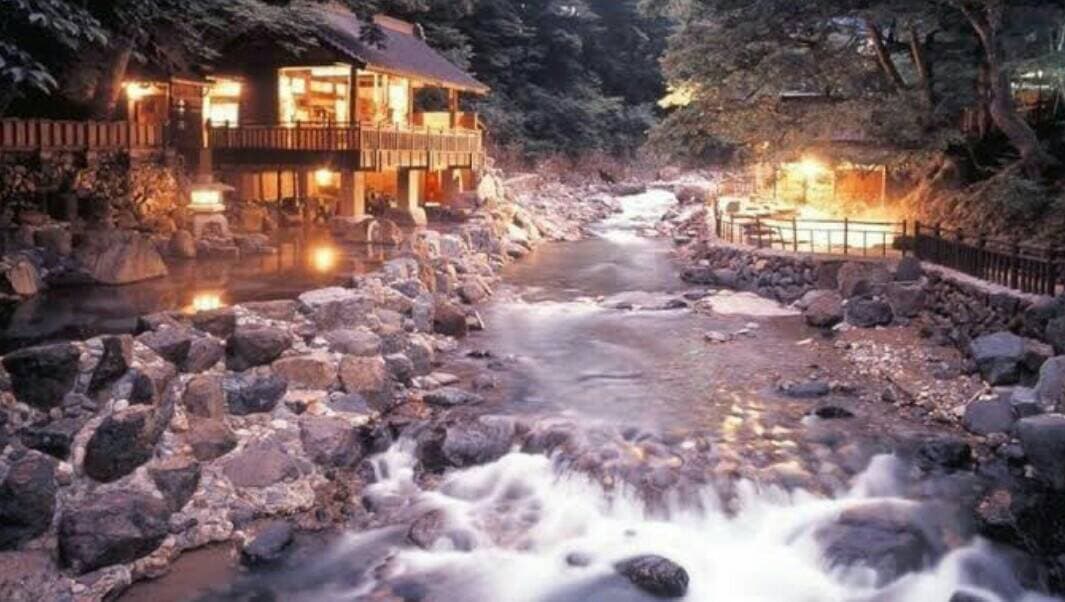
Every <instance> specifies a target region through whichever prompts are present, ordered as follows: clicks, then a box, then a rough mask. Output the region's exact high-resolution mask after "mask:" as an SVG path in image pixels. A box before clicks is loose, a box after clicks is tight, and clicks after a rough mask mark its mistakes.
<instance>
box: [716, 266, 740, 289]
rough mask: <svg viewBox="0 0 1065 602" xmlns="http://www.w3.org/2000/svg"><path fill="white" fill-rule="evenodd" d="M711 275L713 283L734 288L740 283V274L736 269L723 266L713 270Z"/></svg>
mask: <svg viewBox="0 0 1065 602" xmlns="http://www.w3.org/2000/svg"><path fill="white" fill-rule="evenodd" d="M711 275H712V276H711V277H712V279H713V284H716V285H718V286H721V287H724V288H732V289H734V288H737V286H738V285H739V275H738V274H737V273H736V270H732V269H729V268H722V269H717V270H713V271H712V272H711Z"/></svg>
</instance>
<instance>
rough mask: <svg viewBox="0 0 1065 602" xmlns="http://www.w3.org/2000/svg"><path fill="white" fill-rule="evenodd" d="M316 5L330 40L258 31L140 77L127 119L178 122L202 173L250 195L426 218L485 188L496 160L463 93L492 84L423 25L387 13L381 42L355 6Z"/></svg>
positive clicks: (182, 142) (176, 133)
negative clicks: (188, 63) (265, 35)
mask: <svg viewBox="0 0 1065 602" xmlns="http://www.w3.org/2000/svg"><path fill="white" fill-rule="evenodd" d="M308 10H315V11H318V13H317V17H318V20H319V21H320V23H321V25H320V28H319V31H318V32H317V40H316V41H317V44H315V45H313V46H312V47H310V48H308V49H306V50H304V51H302V52H299V53H296V52H293V51H291V50H289V47H288V46H287V45H284V44H280V43H278V41H277V40H271V39H261V38H252V37H249V38H246V39H242V40H239V41H237V42H235V43H234V44H232V45H231V46H230V47H228V48H227V49H225V50H224V52H223V53H222V55H221V58H220V59H219V60H218V61H217V63H216V64H215V65H214V68H213V70H212V71H211V73H210V75H207V76H205V77H195V76H184V77H169V78H165V79H161V78H152V77H144V78H143V79H131V81H128V82H127V83H126V85H125V102H126V110H127V119H128V120H129V121H130V122H132V123H134V124H140V125H144V126H153V125H165V131H166V132H167V138H168V142H169V144H171V145H172V146H174V147H175V148H176V149H177V150H179V151H180V152H181V154H183V155H184V156H185V157H186V163H187V164H188V165H190V170H191V169H193V167H192V166H195V170H199V171H200V172H201V174H208V173H210V174H211V175H213V176H214V177H215V178H216V179H217V180H221V181H222V182H224V183H225V184H228V185H229V186H230V187H232V189H233V192H232V193H231V195H232V196H234V197H235V198H237V199H240V200H246V201H260V202H271V201H277V202H280V201H281V200H282V199H315V200H317V201H321V202H324V203H327V204H329V205H330V207H331V209H332V210H333V211H332V212H333V213H334V214H335V215H337V216H341V217H360V216H362V215H365V214H366V213H367V210H368V202H369V203H372V204H375V205H377V206H379V207H383V206H385V205H387V206H388V209H387V211H388V212H389V214H390V216H392V217H394V218H397V221H401V222H406V223H412V224H424V223H425V219H426V218H425V211H424V208H423V206H424V204H425V203H426V202H445V201H446V200H447V199H448V198H449V197H451V196H453V195H454V194H456V193H457V192H460V191H461V190H463V189H464V188H465V187H469V186H471V185H472V182H473V178H474V175H473V174H474V171H475V170H477V169H478V168H480V167H481V166H482V165H483V163H484V139H483V133H484V132H483V129H482V127H481V124H480V122H479V121H478V118H477V115H476V114H474V113H468V112H463V111H462V110H461V103H460V97H461V95H463V94H474V95H483V94H486V93H488V91H489V89H488V87H487V86H485V85H484V84H482V83H480V82H478V81H477V80H476V79H474V78H473V77H472V76H470V75H469V74H467V73H466V72H464V71H463V70H462V69H460V68H459V67H457V66H455V65H454V64H452V63H451V62H449V61H448V60H447V59H446V58H445V57H443V56H442V55H441V54H439V53H438V52H436V51H435V50H433V49H432V48H431V47H430V46H429V45H428V44H427V43H426V42H425V40H424V39H423V35H422V31H421V29H420V27H418V26H416V25H413V24H410V23H406V22H403V21H399V20H396V19H392V18H388V17H377V18H376V19H375V25H376V26H377V31H379V32H380V35H379V36H376V38H378V39H375V40H373V41H368V40H367V39H366V38H365V36H363V35H362V34H363V31H364V23H362V22H360V21H359V20H358V19H357V18H356V17H355V15H353V14H352V13H351V12H349V11H348V10H347V9H344V8H342V7H339V6H336V5H330V6H325V7H317V8H314V9H308ZM426 107H433V109H435V110H427V109H426ZM194 202H195V199H194Z"/></svg>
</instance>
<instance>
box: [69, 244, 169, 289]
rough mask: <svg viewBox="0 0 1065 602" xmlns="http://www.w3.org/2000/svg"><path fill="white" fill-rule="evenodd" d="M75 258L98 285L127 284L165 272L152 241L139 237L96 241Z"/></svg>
mask: <svg viewBox="0 0 1065 602" xmlns="http://www.w3.org/2000/svg"><path fill="white" fill-rule="evenodd" d="M78 256H79V259H80V261H81V262H82V264H83V265H84V266H85V268H86V270H87V271H88V272H89V274H90V275H91V276H92V278H93V280H95V281H96V282H99V283H100V284H131V283H133V282H141V281H144V280H151V279H153V278H161V277H163V276H166V275H167V274H168V273H169V272H168V271H167V269H166V264H165V263H164V262H163V258H162V257H161V256H160V255H159V251H157V250H156V248H155V243H153V242H152V239H151V238H150V237H148V236H141V235H139V234H126V235H122V236H118V237H110V239H109V240H98V241H96V242H95V243H94V244H93V245H91V246H90V247H88V248H86V249H84V250H83V249H79V251H78Z"/></svg>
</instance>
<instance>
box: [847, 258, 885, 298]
mask: <svg viewBox="0 0 1065 602" xmlns="http://www.w3.org/2000/svg"><path fill="white" fill-rule="evenodd" d="M836 281H837V282H838V283H839V292H840V294H841V295H843V297H844V298H845V299H850V298H851V297H860V296H864V295H873V294H878V293H880V292H881V290H882V289H883V287H884V286H886V285H887V284H888V283H889V282H892V281H894V277H893V276H892V275H891V272H890V271H888V269H887V268H886V267H884V266H883V265H881V264H879V263H865V262H856V261H850V262H847V263H844V264H843V265H841V266H840V268H839V271H838V272H837V273H836Z"/></svg>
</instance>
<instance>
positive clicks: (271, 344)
mask: <svg viewBox="0 0 1065 602" xmlns="http://www.w3.org/2000/svg"><path fill="white" fill-rule="evenodd" d="M291 346H292V335H290V334H289V333H287V332H285V331H283V330H280V329H278V328H272V327H269V326H247V327H241V328H238V329H237V330H236V332H234V333H233V336H231V337H229V340H228V341H227V342H226V368H228V369H230V370H236V371H238V372H243V371H244V370H248V369H249V368H254V367H255V366H262V365H265V364H269V363H270V362H272V361H274V360H276V359H277V358H278V357H280V356H281V354H282V353H284V352H285V350H286V349H288V348H289V347H291Z"/></svg>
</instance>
